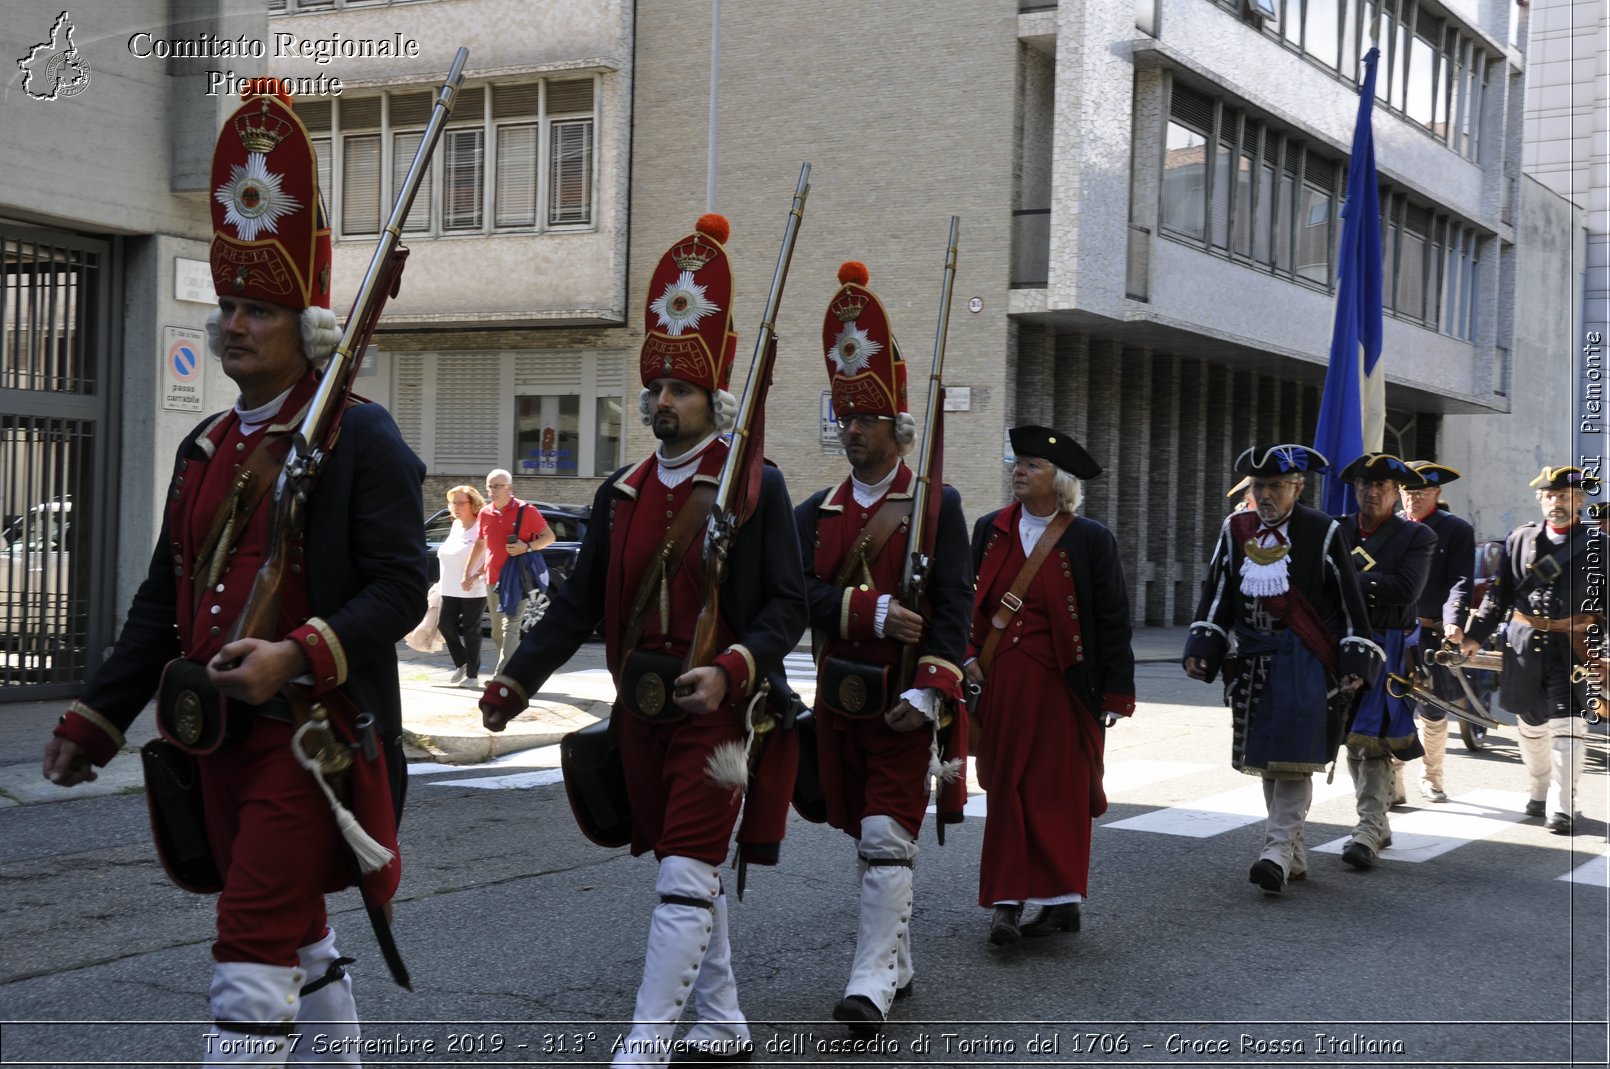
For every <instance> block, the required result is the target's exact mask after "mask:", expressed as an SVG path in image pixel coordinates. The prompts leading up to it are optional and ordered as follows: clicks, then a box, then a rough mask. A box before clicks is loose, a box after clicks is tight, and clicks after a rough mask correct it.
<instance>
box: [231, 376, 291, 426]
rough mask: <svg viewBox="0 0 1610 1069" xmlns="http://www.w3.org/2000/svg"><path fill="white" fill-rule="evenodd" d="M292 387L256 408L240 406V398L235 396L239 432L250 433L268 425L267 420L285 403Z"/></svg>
mask: <svg viewBox="0 0 1610 1069" xmlns="http://www.w3.org/2000/svg"><path fill="white" fill-rule="evenodd" d="M294 389H296V387H295V386H292V387H291V388H290V389H289V390H286V391H285V392H284V393H282V394H280V395H279V396H278V397H276V398H274V400H272V401H270V402H269V403H268V404H266V405H258V406H257V407H256V408H241V407H240V401H241V399H240V398H238V397H237V398H236V399H235V416H236V418H238V419H239V420H240V433H241V434H245V435H252V434H256V433H257V432H258V431H260V430H262V429H263V428H264V427H266V426H268V424H269V421H270V420H272V419H273V418H274V414H275V413H276V412H278V411H279V410H280V406H281V405H283V404H284V403H285V399H286V398H287V397H289V396H291V390H294Z"/></svg>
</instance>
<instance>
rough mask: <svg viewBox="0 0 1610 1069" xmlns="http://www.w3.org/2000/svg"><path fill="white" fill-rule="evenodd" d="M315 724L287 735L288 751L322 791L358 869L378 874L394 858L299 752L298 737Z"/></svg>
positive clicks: (319, 770)
mask: <svg viewBox="0 0 1610 1069" xmlns="http://www.w3.org/2000/svg"><path fill="white" fill-rule="evenodd" d="M316 723H317V721H315V720H309V721H307V722H306V723H304V724H303V725H302V726H301V727H299V728H297V729H296V734H295V735H292V736H291V752H292V753H294V754H296V760H297V761H298V762H299V763H300V764H301V765H302V767H303V768H305V769H307V770H308V772H310V773H311V774H312V776H313V779H314V781H315V782H316V783H318V785H319V788H320V789H321V790H322V791H324V797H326V798H328V799H329V801H330V809H331V811H332V812H334V813H335V825H336V827H338V828H340V829H341V838H343V839H345V840H346V841H347V845H348V846H350V847H351V848H352V856H353V857H354V858H355V859H356V860H357V862H358V869H359V870H360V871H362V872H379V871H380V870H381V869H383V868H385V867H386V866H387V865H389V864H391V863H392V862H393V861H394V860H396V857H397V855H395V854H393V853H392V852H391V851H390V850H388V849H387V848H386V847H384V846H381V845H380V844H379V843H377V842H375V840H374V838H373V837H372V836H371V835H370V834H369V833H368V832H366V831H364V830H363V825H361V824H359V823H358V818H357V817H355V816H353V815H352V811H351V810H349V809H348V808H347V807H346V806H344V805H342V804H341V800H340V799H339V798H337V797H336V796H335V791H333V790H331V789H330V785H329V784H328V783H326V782H325V780H324V771H323V769H322V768H320V766H319V759H318V758H317V757H309V756H308V755H307V753H306V751H304V750H303V749H302V736H303V735H305V734H307V731H308V729H309V728H311V727H313V726H314V725H315V724H316Z"/></svg>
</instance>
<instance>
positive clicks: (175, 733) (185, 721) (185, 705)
mask: <svg viewBox="0 0 1610 1069" xmlns="http://www.w3.org/2000/svg"><path fill="white" fill-rule="evenodd" d="M229 721H230V716H229V700H228V699H227V698H225V697H224V696H223V695H222V694H220V693H218V688H217V687H214V686H213V685H212V680H210V679H208V678H207V666H206V665H204V664H197V663H196V662H195V661H187V660H185V659H183V658H179V659H177V660H172V661H169V662H168V663H167V664H166V665H165V666H164V667H163V669H162V683H161V685H160V686H159V687H158V688H157V730H158V731H160V732H161V733H162V737H163V738H165V739H167V740H168V741H169V742H171V743H173V744H174V745H175V746H177V747H179V749H181V750H183V751H184V752H185V753H188V754H196V755H197V756H200V755H202V754H210V753H212V752H213V751H214V750H216V749H218V747H220V746H222V745H223V744H224V743H225V742H228V741H229V739H230V727H231V725H230V723H229Z"/></svg>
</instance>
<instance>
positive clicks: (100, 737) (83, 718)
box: [51, 701, 123, 768]
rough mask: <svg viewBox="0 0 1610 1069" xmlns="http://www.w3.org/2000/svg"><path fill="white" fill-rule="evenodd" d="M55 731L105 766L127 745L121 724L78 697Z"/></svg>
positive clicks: (68, 708)
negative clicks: (124, 743) (115, 722)
mask: <svg viewBox="0 0 1610 1069" xmlns="http://www.w3.org/2000/svg"><path fill="white" fill-rule="evenodd" d="M51 734H52V735H56V736H58V737H60V738H63V739H66V740H67V741H68V742H71V743H76V744H77V745H78V746H80V747H81V748H82V749H83V750H84V752H85V753H87V754H89V759H90V760H91V761H93V762H95V763H96V764H97V765H99V766H101V767H102V768H105V767H106V765H107V763H108V762H110V761H111V760H112V758H114V757H116V756H117V752H118V751H119V750H121V749H122V748H123V732H121V731H119V730H118V728H117V725H116V724H114V723H112V722H111V721H110V720H108V719H106V717H104V716H102V715H101V714H100V713H97V712H96V711H95V710H94V709H91V708H90V707H89V706H87V705H85V704H84V703H83V702H78V701H75V702H73V703H72V704H71V705H69V706H68V707H67V715H66V716H64V717H62V718H61V723H59V724H57V725H56V729H55V730H54V731H52V732H51Z"/></svg>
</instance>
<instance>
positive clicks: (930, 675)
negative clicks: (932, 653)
mask: <svg viewBox="0 0 1610 1069" xmlns="http://www.w3.org/2000/svg"><path fill="white" fill-rule="evenodd" d="M964 678H965V677H964V676H963V675H962V670H961V669H960V668H958V667H956V666H955V665H954V664H951V663H950V662H949V661H947V660H945V659H944V658H943V657H919V658H918V659H917V674H916V676H915V677H913V678H912V680H911V685H912V686H914V687H929V688H931V689H933V690H937V691H938V692H939V693H940V694H942V695H944V696H945V698H947V699H948V700H951V701H960V700H961V697H962V683H963V681H964Z"/></svg>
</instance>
